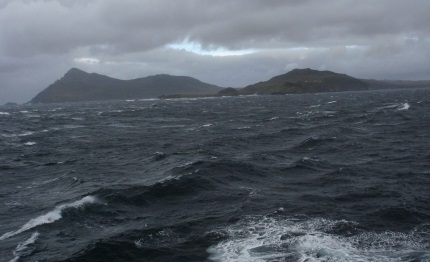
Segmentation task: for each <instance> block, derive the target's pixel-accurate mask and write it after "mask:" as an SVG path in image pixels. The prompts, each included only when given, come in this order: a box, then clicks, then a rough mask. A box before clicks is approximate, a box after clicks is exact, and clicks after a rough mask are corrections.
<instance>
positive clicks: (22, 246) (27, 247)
mask: <svg viewBox="0 0 430 262" xmlns="http://www.w3.org/2000/svg"><path fill="white" fill-rule="evenodd" d="M39 235H40V234H39V232H34V233H33V234H32V235H31V237H30V238H28V239H27V240H26V241H24V242H22V243H19V244H18V246H16V248H15V250H14V251H13V255H14V256H15V257H14V258H13V259H11V260H10V261H9V262H17V261H18V260H19V259H20V258H21V257H25V256H28V255H30V254H31V253H32V252H33V251H34V248H32V246H33V244H34V243H36V240H37V239H38V238H39Z"/></svg>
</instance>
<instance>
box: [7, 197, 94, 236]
mask: <svg viewBox="0 0 430 262" xmlns="http://www.w3.org/2000/svg"><path fill="white" fill-rule="evenodd" d="M96 201H97V199H96V198H95V197H93V196H86V197H84V198H82V199H81V200H78V201H75V202H73V203H70V204H64V205H60V206H57V207H55V209H54V210H52V211H50V212H48V213H46V214H44V215H41V216H38V217H36V218H33V219H31V220H30V221H28V222H27V223H26V224H25V225H23V226H22V227H21V228H20V229H18V230H16V231H11V232H8V233H5V234H3V235H2V236H0V241H1V240H5V239H7V238H9V237H12V236H15V235H18V234H20V233H22V232H24V231H27V230H29V229H32V228H34V227H37V226H40V225H43V224H51V223H54V222H55V221H57V220H59V219H61V218H62V212H63V211H64V210H65V209H69V208H81V207H83V206H85V205H86V204H93V203H95V202H96Z"/></svg>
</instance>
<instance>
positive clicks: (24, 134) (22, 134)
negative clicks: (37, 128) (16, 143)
mask: <svg viewBox="0 0 430 262" xmlns="http://www.w3.org/2000/svg"><path fill="white" fill-rule="evenodd" d="M32 134H34V132H31V131H27V132H24V133H21V134H19V135H18V136H31V135H32Z"/></svg>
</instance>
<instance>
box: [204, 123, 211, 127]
mask: <svg viewBox="0 0 430 262" xmlns="http://www.w3.org/2000/svg"><path fill="white" fill-rule="evenodd" d="M210 126H212V124H205V125H203V127H210Z"/></svg>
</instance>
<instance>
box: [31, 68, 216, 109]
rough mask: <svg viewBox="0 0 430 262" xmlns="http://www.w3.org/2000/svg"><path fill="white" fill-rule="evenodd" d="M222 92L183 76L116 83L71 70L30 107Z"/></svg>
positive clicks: (33, 101)
mask: <svg viewBox="0 0 430 262" xmlns="http://www.w3.org/2000/svg"><path fill="white" fill-rule="evenodd" d="M221 89H222V88H220V87H218V86H216V85H211V84H207V83H204V82H201V81H199V80H197V79H194V78H192V77H187V76H171V75H155V76H149V77H144V78H138V79H133V80H119V79H115V78H111V77H108V76H104V75H100V74H94V73H93V74H89V73H86V72H84V71H82V70H79V69H76V68H72V69H70V70H69V71H68V72H67V73H66V74H65V75H64V76H63V77H62V78H61V79H60V80H57V81H56V82H54V83H53V84H51V85H50V86H48V87H47V88H46V89H45V90H43V91H42V92H40V93H39V94H38V95H36V96H35V97H34V98H33V99H32V100H31V101H30V102H31V103H59V102H79V101H99V100H115V99H141V98H154V97H158V96H161V95H169V94H176V93H182V94H215V93H216V92H218V91H220V90H221Z"/></svg>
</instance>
